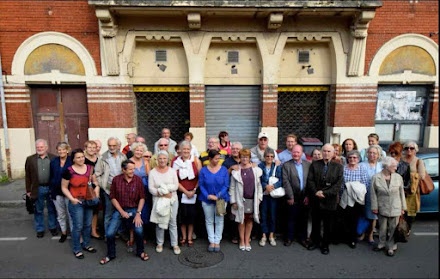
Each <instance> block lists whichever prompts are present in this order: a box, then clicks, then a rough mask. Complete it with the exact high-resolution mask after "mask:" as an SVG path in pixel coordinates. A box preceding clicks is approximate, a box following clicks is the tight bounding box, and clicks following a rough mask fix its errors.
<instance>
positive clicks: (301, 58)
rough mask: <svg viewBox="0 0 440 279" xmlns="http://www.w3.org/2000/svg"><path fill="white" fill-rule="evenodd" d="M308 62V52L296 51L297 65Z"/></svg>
mask: <svg viewBox="0 0 440 279" xmlns="http://www.w3.org/2000/svg"><path fill="white" fill-rule="evenodd" d="M309 62H310V52H309V51H308V50H300V51H298V63H309Z"/></svg>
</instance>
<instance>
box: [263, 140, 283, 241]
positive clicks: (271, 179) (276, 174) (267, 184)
mask: <svg viewBox="0 0 440 279" xmlns="http://www.w3.org/2000/svg"><path fill="white" fill-rule="evenodd" d="M274 159H275V151H274V150H273V149H272V148H269V147H268V148H266V151H264V162H261V163H260V164H259V165H258V167H259V168H260V169H261V170H262V172H263V174H262V176H261V186H262V188H263V202H262V204H261V229H262V231H263V235H262V237H261V240H260V242H259V244H260V246H265V245H266V241H267V234H269V244H270V245H271V246H276V245H277V243H276V241H275V237H274V232H275V223H276V209H277V199H276V198H273V197H272V196H271V192H272V191H274V190H275V189H278V188H280V187H281V188H282V182H281V167H280V166H276V165H275V162H274Z"/></svg>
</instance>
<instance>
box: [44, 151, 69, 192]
mask: <svg viewBox="0 0 440 279" xmlns="http://www.w3.org/2000/svg"><path fill="white" fill-rule="evenodd" d="M71 165H72V159H71V157H70V156H67V159H66V163H65V164H64V167H61V166H60V157H55V158H53V159H52V161H50V181H49V190H50V197H51V198H52V199H53V200H55V199H56V198H57V196H64V194H63V192H62V191H61V175H62V174H63V172H64V171H65V170H66V169H67V168H68V167H70V166H71Z"/></svg>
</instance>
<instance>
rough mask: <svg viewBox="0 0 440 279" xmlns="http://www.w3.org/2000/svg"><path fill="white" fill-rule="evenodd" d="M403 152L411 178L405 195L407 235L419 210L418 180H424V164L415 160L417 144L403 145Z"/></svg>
mask: <svg viewBox="0 0 440 279" xmlns="http://www.w3.org/2000/svg"><path fill="white" fill-rule="evenodd" d="M403 150H404V151H405V156H404V157H403V160H404V161H405V162H407V163H408V164H409V167H410V176H411V187H410V191H408V192H409V193H407V195H406V204H407V206H408V211H407V212H406V216H405V217H406V221H407V223H408V226H409V233H408V236H409V235H410V232H411V227H412V224H413V222H414V220H415V218H416V214H417V212H418V211H419V210H420V188H419V181H420V179H424V178H425V173H426V171H425V164H424V163H423V160H420V159H419V158H417V156H416V154H417V152H418V151H419V146H418V145H417V143H415V142H413V141H410V142H407V143H405V145H404V147H403Z"/></svg>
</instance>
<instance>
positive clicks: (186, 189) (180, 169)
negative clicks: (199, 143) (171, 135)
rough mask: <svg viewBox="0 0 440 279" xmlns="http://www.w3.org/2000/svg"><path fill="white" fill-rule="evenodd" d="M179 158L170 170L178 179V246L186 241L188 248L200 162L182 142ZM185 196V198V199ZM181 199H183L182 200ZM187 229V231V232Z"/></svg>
mask: <svg viewBox="0 0 440 279" xmlns="http://www.w3.org/2000/svg"><path fill="white" fill-rule="evenodd" d="M179 147H180V151H181V156H179V157H177V159H176V160H175V161H173V163H172V168H173V169H175V170H176V171H177V177H178V179H179V192H178V195H179V200H180V204H179V221H180V224H181V226H180V229H181V231H182V239H181V240H180V245H185V244H186V240H187V239H188V246H189V247H191V246H193V244H194V243H193V239H192V234H193V231H194V223H195V219H196V214H197V209H196V204H195V201H196V197H195V196H194V195H195V193H196V189H197V186H198V182H199V177H198V176H199V172H200V169H201V167H202V163H201V162H200V160H199V159H198V158H196V157H194V156H192V155H191V143H190V142H188V141H182V142H181V143H180V144H179ZM185 196H186V197H185ZM182 198H183V199H182ZM187 229H188V231H187Z"/></svg>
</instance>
